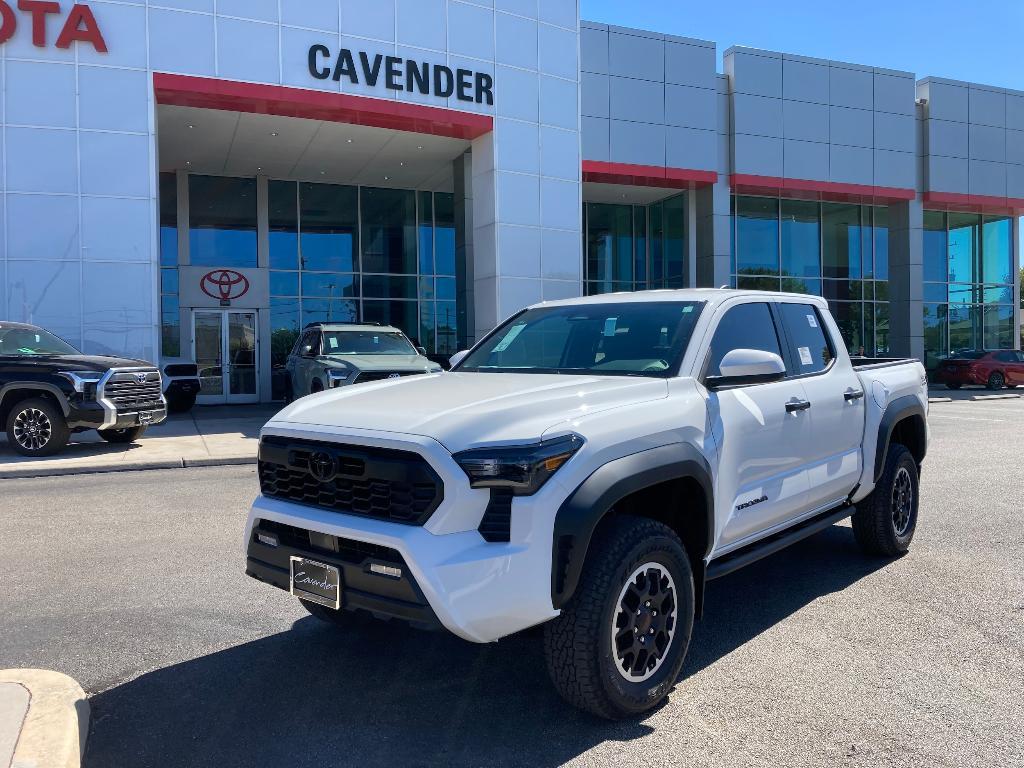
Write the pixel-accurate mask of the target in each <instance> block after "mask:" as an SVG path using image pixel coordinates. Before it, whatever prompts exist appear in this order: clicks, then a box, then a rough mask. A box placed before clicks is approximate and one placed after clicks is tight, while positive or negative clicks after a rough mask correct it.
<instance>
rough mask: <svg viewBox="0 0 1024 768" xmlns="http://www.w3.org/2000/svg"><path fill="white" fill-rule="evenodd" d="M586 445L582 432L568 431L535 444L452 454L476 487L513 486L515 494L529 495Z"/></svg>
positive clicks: (471, 483) (537, 489)
mask: <svg viewBox="0 0 1024 768" xmlns="http://www.w3.org/2000/svg"><path fill="white" fill-rule="evenodd" d="M582 446H583V438H581V437H580V436H579V435H568V436H566V437H559V438H556V439H554V440H546V441H544V442H542V443H534V444H533V445H513V446H508V447H499V448H475V449H473V450H471V451H463V452H462V453H457V454H455V456H454V457H453V458H454V459H455V461H456V462H458V464H459V466H460V467H462V471H463V472H465V473H466V475H467V476H468V477H469V484H470V486H471V487H473V488H510V489H511V490H512V493H513V494H514V495H516V496H530V495H532V494H534V493H536V492H537V491H539V490H540V488H541V486H543V485H544V483H546V482H547V481H548V479H549V478H550V477H551V476H552V475H553V474H555V472H557V471H558V469H559V468H560V467H561V466H562V465H563V464H565V462H567V461H568V460H569V459H571V458H572V457H573V454H575V453H576V451H578V450H579V449H580V448H581V447H582Z"/></svg>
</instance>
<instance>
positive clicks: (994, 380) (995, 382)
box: [985, 371, 1006, 392]
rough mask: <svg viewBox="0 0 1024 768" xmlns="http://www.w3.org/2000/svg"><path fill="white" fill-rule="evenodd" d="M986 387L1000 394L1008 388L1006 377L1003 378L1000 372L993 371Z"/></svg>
mask: <svg viewBox="0 0 1024 768" xmlns="http://www.w3.org/2000/svg"><path fill="white" fill-rule="evenodd" d="M985 386H987V387H988V388H989V389H991V390H993V391H996V392H998V391H999V390H1000V389H1002V388H1003V387H1005V386H1006V377H1005V376H1003V374H1001V373H1000V372H999V371H993V372H992V373H990V374H989V376H988V382H986V384H985Z"/></svg>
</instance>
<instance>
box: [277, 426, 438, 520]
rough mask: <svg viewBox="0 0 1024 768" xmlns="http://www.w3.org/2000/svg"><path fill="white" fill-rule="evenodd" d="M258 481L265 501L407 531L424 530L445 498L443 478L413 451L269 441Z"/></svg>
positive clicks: (280, 439)
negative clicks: (379, 522) (410, 528)
mask: <svg viewBox="0 0 1024 768" xmlns="http://www.w3.org/2000/svg"><path fill="white" fill-rule="evenodd" d="M259 476H260V489H261V491H262V492H263V495H264V496H269V497H271V498H275V499H284V500H286V501H294V502H298V503H300V504H309V505H311V506H315V507H321V508H323V509H329V510H332V511H334V512H344V513H346V514H352V515H360V516H362V517H373V518H376V519H378V520H389V521H391V522H396V523H404V524H406V525H423V524H424V523H425V522H426V521H427V519H428V518H429V517H430V515H431V514H432V513H433V512H434V510H435V509H437V507H438V506H439V505H440V503H441V500H442V499H443V498H444V490H443V484H442V482H441V478H439V477H438V476H437V474H436V473H435V472H434V470H433V469H432V468H431V467H430V464H428V463H427V461H426V459H424V458H423V457H422V456H420V455H419V454H417V453H412V452H411V451H397V450H390V449H383V448H367V447H364V446H356V445H337V444H334V443H320V442H315V441H311V440H291V439H288V438H282V437H275V436H272V435H271V436H268V437H265V438H263V441H262V442H261V443H260V456H259Z"/></svg>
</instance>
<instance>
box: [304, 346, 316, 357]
mask: <svg viewBox="0 0 1024 768" xmlns="http://www.w3.org/2000/svg"><path fill="white" fill-rule="evenodd" d="M302 356H303V357H312V356H313V347H312V346H310V345H309V344H307V345H306V346H304V347H303V348H302Z"/></svg>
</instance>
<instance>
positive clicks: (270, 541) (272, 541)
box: [256, 533, 278, 547]
mask: <svg viewBox="0 0 1024 768" xmlns="http://www.w3.org/2000/svg"><path fill="white" fill-rule="evenodd" d="M256 541H258V542H259V543H260V544H263V545H265V546H268V547H276V546H277V543H278V542H277V536H275V535H274V534H272V533H257V534H256Z"/></svg>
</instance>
